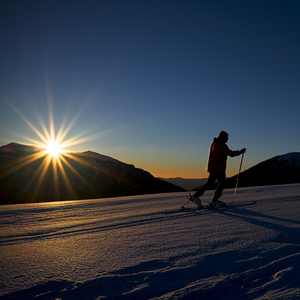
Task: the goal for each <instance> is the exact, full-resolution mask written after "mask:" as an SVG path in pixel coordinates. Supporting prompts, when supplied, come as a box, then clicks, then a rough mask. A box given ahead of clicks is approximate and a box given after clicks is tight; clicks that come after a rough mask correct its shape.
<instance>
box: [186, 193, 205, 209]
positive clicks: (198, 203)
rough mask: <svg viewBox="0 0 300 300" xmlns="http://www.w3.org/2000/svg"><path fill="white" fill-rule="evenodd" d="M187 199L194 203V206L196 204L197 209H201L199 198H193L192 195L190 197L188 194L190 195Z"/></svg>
mask: <svg viewBox="0 0 300 300" xmlns="http://www.w3.org/2000/svg"><path fill="white" fill-rule="evenodd" d="M188 199H189V200H190V201H192V202H194V203H195V204H197V205H198V207H199V208H202V207H203V205H202V203H201V200H200V198H198V197H195V196H194V195H191V194H190V195H189V196H188Z"/></svg>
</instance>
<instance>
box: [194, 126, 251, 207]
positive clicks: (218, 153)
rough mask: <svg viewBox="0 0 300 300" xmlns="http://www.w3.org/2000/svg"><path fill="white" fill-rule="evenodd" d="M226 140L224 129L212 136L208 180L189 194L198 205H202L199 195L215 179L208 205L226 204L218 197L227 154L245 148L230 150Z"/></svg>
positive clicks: (212, 183)
mask: <svg viewBox="0 0 300 300" xmlns="http://www.w3.org/2000/svg"><path fill="white" fill-rule="evenodd" d="M227 141H228V133H227V132H226V131H221V132H220V134H219V136H218V137H217V138H214V140H213V142H212V144H211V146H210V152H209V158H208V164H207V172H209V176H208V180H207V182H206V183H205V184H204V185H203V186H202V187H200V188H199V189H198V190H197V191H196V192H195V193H194V194H193V195H192V196H191V195H190V199H191V200H192V201H193V202H195V203H197V204H198V206H200V207H201V206H202V203H201V200H200V198H199V197H201V196H202V195H203V194H204V193H205V191H206V190H207V189H209V188H212V187H213V186H214V184H215V182H216V181H217V182H218V185H217V188H216V190H215V192H214V195H213V198H212V201H211V203H210V206H211V207H215V206H216V205H221V206H224V205H226V204H225V203H224V202H222V201H220V200H219V199H220V197H221V196H222V193H223V189H224V184H225V180H226V163H227V156H230V157H234V156H238V155H241V154H243V153H245V152H246V148H243V149H241V150H236V151H232V150H230V149H229V148H228V146H227V145H226V143H227Z"/></svg>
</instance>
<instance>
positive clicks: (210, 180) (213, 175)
mask: <svg viewBox="0 0 300 300" xmlns="http://www.w3.org/2000/svg"><path fill="white" fill-rule="evenodd" d="M216 179H217V174H216V173H209V176H208V180H207V182H206V183H205V184H203V185H202V187H201V188H199V189H198V190H197V191H196V193H195V194H194V195H193V197H196V198H198V197H201V196H202V195H203V194H204V193H205V191H206V190H207V189H209V188H210V187H212V186H213V185H214V183H215V181H216Z"/></svg>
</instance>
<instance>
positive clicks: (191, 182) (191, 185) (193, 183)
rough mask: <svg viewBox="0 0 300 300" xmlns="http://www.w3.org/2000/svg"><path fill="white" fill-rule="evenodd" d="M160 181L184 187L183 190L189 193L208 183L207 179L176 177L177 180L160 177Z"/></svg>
mask: <svg viewBox="0 0 300 300" xmlns="http://www.w3.org/2000/svg"><path fill="white" fill-rule="evenodd" d="M159 179H162V180H164V181H167V182H170V183H173V184H175V185H177V186H180V187H182V188H183V189H185V190H187V191H192V190H194V189H196V188H198V187H199V186H201V185H203V184H204V183H206V181H207V178H201V179H195V178H181V177H175V178H161V177H159Z"/></svg>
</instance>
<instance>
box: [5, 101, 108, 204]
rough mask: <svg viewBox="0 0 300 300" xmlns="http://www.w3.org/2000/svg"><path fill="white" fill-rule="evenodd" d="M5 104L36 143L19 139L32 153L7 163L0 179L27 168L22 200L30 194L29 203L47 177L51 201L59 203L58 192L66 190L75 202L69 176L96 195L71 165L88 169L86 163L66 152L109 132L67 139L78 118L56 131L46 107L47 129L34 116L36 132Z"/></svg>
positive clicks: (32, 126)
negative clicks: (23, 141) (27, 143)
mask: <svg viewBox="0 0 300 300" xmlns="http://www.w3.org/2000/svg"><path fill="white" fill-rule="evenodd" d="M5 100H6V101H7V103H8V104H10V106H11V107H12V108H13V109H14V111H15V112H16V113H17V114H18V115H19V116H20V117H21V119H23V121H24V122H25V123H26V124H27V125H28V127H29V128H30V129H31V130H32V131H33V132H34V133H35V135H36V136H37V137H38V139H37V138H30V137H25V136H22V139H24V138H25V139H26V141H29V142H30V144H32V145H33V149H35V150H34V151H33V153H31V154H29V155H27V156H24V157H21V158H19V159H18V160H12V161H11V162H9V164H7V167H6V168H5V170H3V172H2V173H1V174H0V179H1V178H3V177H6V176H9V175H10V174H12V173H13V172H14V171H17V170H20V169H23V168H27V169H30V170H31V172H30V176H29V177H28V181H27V187H26V188H25V189H24V191H23V194H24V197H25V195H26V193H28V191H30V195H31V196H32V199H35V198H36V196H37V195H38V194H39V192H43V185H44V184H50V183H49V176H48V175H49V174H52V175H51V180H50V181H52V183H51V184H52V185H53V189H54V191H55V195H56V196H55V198H54V199H52V200H56V199H58V200H59V199H61V197H60V195H61V192H62V190H67V193H68V196H69V199H77V195H76V193H75V191H74V189H73V186H72V184H71V181H70V178H69V176H71V177H72V178H74V177H76V178H79V179H80V181H81V182H82V183H83V185H85V186H86V187H88V188H89V189H90V190H91V191H92V192H93V193H95V194H96V191H95V190H94V189H93V187H92V186H91V184H90V183H89V182H87V181H86V180H85V178H84V176H82V175H81V174H80V173H79V172H78V171H77V170H76V168H74V167H73V163H75V162H76V163H77V164H78V163H79V164H81V165H89V163H88V162H87V161H86V160H84V159H82V158H80V157H79V156H78V155H75V153H72V152H70V151H69V150H68V148H70V147H72V146H74V145H78V144H82V143H85V142H87V141H90V140H95V139H99V138H101V137H103V136H105V135H107V134H109V133H110V132H111V130H108V131H98V132H97V133H96V134H88V132H89V130H85V131H82V132H80V133H79V134H77V136H70V130H71V128H72V127H73V125H74V124H75V121H76V120H77V119H78V116H79V114H77V115H75V116H74V117H73V119H72V120H70V122H67V120H66V119H64V121H63V123H62V125H61V126H60V128H59V129H58V131H56V130H55V126H54V125H55V124H54V118H53V112H52V105H49V107H48V109H49V111H48V116H49V126H46V125H45V123H44V120H43V119H42V118H41V116H40V115H39V114H38V113H37V119H38V121H39V124H40V126H41V129H40V128H38V127H36V126H35V125H33V122H30V121H29V120H28V119H27V118H26V117H25V116H24V115H23V114H22V113H21V112H20V111H19V110H18V109H17V108H16V107H14V106H13V105H12V104H11V103H10V102H9V101H8V100H7V99H5ZM92 167H93V166H92ZM47 174H48V175H47ZM47 176H48V177H47ZM46 178H48V180H45V179H46ZM46 181H47V182H46ZM33 201H34V200H33Z"/></svg>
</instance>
